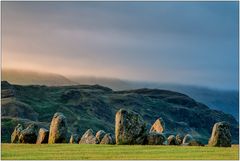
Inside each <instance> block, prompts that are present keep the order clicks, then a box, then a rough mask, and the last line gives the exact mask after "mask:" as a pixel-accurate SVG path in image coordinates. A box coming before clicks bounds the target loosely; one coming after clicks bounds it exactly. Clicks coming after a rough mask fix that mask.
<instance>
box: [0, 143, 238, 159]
mask: <svg viewBox="0 0 240 161" xmlns="http://www.w3.org/2000/svg"><path fill="white" fill-rule="evenodd" d="M238 151H239V147H238V145H233V146H232V147H231V148H220V147H206V146H205V147H197V146H184V147H183V146H156V145H155V146H147V145H146V146H141V145H87V144H51V145H49V144H39V145H37V144H2V156H1V157H2V159H3V160H35V159H37V160H86V159H92V160H102V159H103V160H105V159H108V160H109V159H112V160H122V159H126V160H127V159H128V160H131V159H138V160H141V159H163V160H174V159H184V160H189V159H191V160H192V159H197V160H206V159H207V160H215V159H221V160H238V158H239V154H238Z"/></svg>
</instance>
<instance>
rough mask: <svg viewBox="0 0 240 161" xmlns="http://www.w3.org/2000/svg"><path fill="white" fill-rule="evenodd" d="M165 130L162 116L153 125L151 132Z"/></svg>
mask: <svg viewBox="0 0 240 161" xmlns="http://www.w3.org/2000/svg"><path fill="white" fill-rule="evenodd" d="M164 130H165V123H164V121H163V119H162V118H161V117H160V118H159V119H157V120H156V121H155V123H154V124H153V125H152V127H151V129H150V132H159V133H163V132H164Z"/></svg>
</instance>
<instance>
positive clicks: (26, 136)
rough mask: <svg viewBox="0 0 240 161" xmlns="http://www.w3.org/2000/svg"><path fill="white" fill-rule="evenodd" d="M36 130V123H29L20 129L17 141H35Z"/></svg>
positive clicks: (32, 142) (33, 142)
mask: <svg viewBox="0 0 240 161" xmlns="http://www.w3.org/2000/svg"><path fill="white" fill-rule="evenodd" d="M37 130H38V126H37V125H36V124H34V123H33V124H30V125H29V126H28V127H27V128H26V129H24V130H22V131H21V133H20V136H19V142H20V143H30V144H35V143H36V141H37Z"/></svg>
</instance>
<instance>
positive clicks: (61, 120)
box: [48, 112, 67, 144]
mask: <svg viewBox="0 0 240 161" xmlns="http://www.w3.org/2000/svg"><path fill="white" fill-rule="evenodd" d="M66 136H67V120H66V117H65V116H64V115H63V114H62V113H59V112H57V113H55V114H54V116H53V119H52V122H51V125H50V132H49V139H48V143H49V144H54V143H66V142H67V141H66Z"/></svg>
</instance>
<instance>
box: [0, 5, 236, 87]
mask: <svg viewBox="0 0 240 161" xmlns="http://www.w3.org/2000/svg"><path fill="white" fill-rule="evenodd" d="M2 67H3V68H17V69H27V70H36V71H43V72H52V73H59V74H62V75H65V76H76V75H80V76H82V75H83V76H96V77H110V78H120V79H127V80H137V81H150V82H151V81H152V82H165V83H179V84H189V85H198V86H207V87H212V88H219V89H238V2H2Z"/></svg>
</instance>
